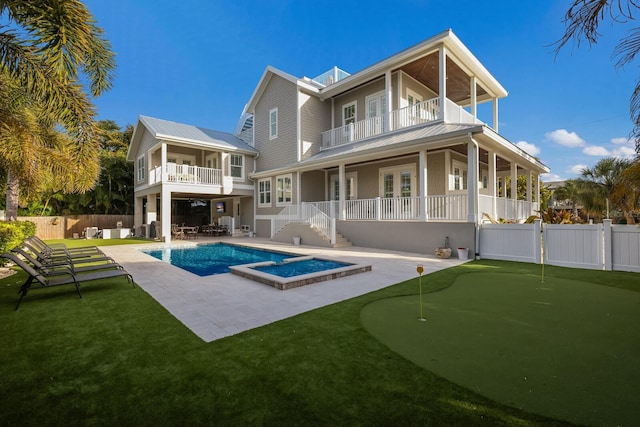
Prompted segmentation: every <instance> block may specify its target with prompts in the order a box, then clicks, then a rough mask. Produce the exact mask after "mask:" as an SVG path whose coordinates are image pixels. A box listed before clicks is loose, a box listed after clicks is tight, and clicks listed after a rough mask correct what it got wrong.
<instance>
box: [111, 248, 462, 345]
mask: <svg viewBox="0 0 640 427" xmlns="http://www.w3.org/2000/svg"><path fill="white" fill-rule="evenodd" d="M217 241H225V242H228V243H235V244H242V245H248V246H253V247H256V248H262V249H273V250H279V251H285V252H291V253H296V254H300V255H314V256H319V257H323V258H329V259H335V260H337V261H344V262H350V263H356V264H366V265H371V267H372V271H371V272H367V273H361V274H356V275H353V276H349V277H344V278H340V279H334V280H329V281H325V282H319V283H314V284H310V285H307V286H303V287H299V288H295V289H289V290H286V291H280V290H277V289H274V288H272V287H270V286H267V285H263V284H260V283H257V282H254V281H252V280H249V279H245V278H242V277H239V276H236V275H234V274H231V273H227V274H219V275H213V276H206V277H200V276H197V275H195V274H192V273H189V272H187V271H185V270H182V269H180V268H177V267H174V266H172V265H170V264H168V263H166V262H163V261H161V260H158V259H156V258H154V257H152V256H150V255H147V254H145V253H143V252H142V251H141V249H145V248H154V249H158V247H159V244H157V243H156V244H142V245H120V246H104V247H102V248H101V249H102V250H103V251H104V252H105V253H106V254H107V255H109V256H111V257H113V258H114V259H115V260H116V261H117V262H118V263H120V264H122V265H123V266H124V268H125V269H126V270H127V271H128V272H129V273H131V274H132V275H133V277H134V280H135V282H136V284H138V285H139V286H140V287H141V288H143V289H144V290H145V291H146V292H147V293H149V294H150V295H151V296H152V297H153V298H154V299H156V300H157V301H158V302H159V303H160V304H161V305H162V306H164V307H165V308H166V309H167V310H168V311H169V312H170V313H171V314H173V315H174V316H175V317H176V318H177V319H178V320H180V321H181V322H182V323H183V324H184V325H185V326H187V327H188V328H189V329H191V331H193V333H195V334H196V335H197V336H198V337H200V338H201V339H202V340H204V341H206V342H210V341H214V340H216V339H219V338H223V337H227V336H230V335H234V334H237V333H240V332H243V331H246V330H249V329H253V328H257V327H259V326H263V325H267V324H269V323H272V322H276V321H278V320H282V319H285V318H287V317H291V316H295V315H297V314H300V313H303V312H306V311H310V310H313V309H316V308H319V307H323V306H326V305H329V304H333V303H336V302H339V301H343V300H346V299H349V298H353V297H356V296H359V295H363V294H366V293H368V292H372V291H375V290H377V289H381V288H385V287H387V286H391V285H393V284H396V283H399V282H402V281H404V280H407V279H410V278H412V277H416V275H417V273H416V267H417V265H418V264H422V265H423V267H424V273H423V274H428V273H431V272H434V271H437V270H441V269H444V268H448V267H453V266H456V265H459V264H461V263H463V262H464V261H460V260H458V259H453V258H451V259H440V258H436V257H435V256H427V255H421V254H412V253H405V252H394V251H382V250H378V249H369V248H361V247H349V248H340V249H328V248H320V247H312V246H293V245H286V244H281V243H276V242H272V241H271V240H268V239H261V238H248V237H246V238H238V237H235V238H207V239H199V240H197V241H190V242H182V241H181V242H172V243H171V244H170V246H171V247H179V246H181V247H182V246H193V245H196V244H202V243H213V242H217Z"/></svg>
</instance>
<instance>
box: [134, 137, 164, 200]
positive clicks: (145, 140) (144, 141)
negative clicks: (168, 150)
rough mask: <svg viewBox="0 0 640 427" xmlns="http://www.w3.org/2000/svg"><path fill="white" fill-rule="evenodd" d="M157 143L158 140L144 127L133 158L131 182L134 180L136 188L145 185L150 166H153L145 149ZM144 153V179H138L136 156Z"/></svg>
mask: <svg viewBox="0 0 640 427" xmlns="http://www.w3.org/2000/svg"><path fill="white" fill-rule="evenodd" d="M157 143H158V140H157V139H155V138H154V137H153V135H151V133H150V132H149V131H148V130H147V129H146V128H145V129H144V132H143V134H142V137H141V138H140V145H139V146H138V151H137V152H136V155H135V158H134V160H133V161H134V164H133V182H134V188H136V189H137V188H138V187H143V186H145V185H147V182H149V180H148V178H149V177H148V174H149V169H150V168H151V167H152V166H155V165H153V164H152V159H151V158H150V156H148V155H147V151H148V150H149V149H150V148H151V147H152V146H154V145H155V144H157ZM143 154H144V155H145V162H144V165H145V169H146V171H145V177H144V181H141V182H140V181H138V178H137V177H138V157H140V156H141V155H143Z"/></svg>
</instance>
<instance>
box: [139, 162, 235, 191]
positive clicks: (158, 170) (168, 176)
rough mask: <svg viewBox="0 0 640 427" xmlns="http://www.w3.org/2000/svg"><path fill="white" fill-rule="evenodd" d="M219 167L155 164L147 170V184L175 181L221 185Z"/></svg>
mask: <svg viewBox="0 0 640 427" xmlns="http://www.w3.org/2000/svg"><path fill="white" fill-rule="evenodd" d="M225 181H226V180H225V179H223V176H222V170H221V169H212V168H203V167H200V166H189V165H178V164H175V163H167V164H166V165H165V167H164V168H163V167H162V166H157V167H155V168H153V169H151V170H150V171H149V184H150V185H153V184H159V183H176V184H201V185H218V186H222V185H223V184H224V182H225Z"/></svg>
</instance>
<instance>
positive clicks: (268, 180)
mask: <svg viewBox="0 0 640 427" xmlns="http://www.w3.org/2000/svg"><path fill="white" fill-rule="evenodd" d="M262 183H269V189H268V190H266V189H265V191H262V189H261V188H260V185H261V184H262ZM271 184H272V180H271V178H263V179H259V180H258V183H257V185H256V189H257V199H258V207H259V208H270V207H271V206H272V205H273V197H272V191H271ZM262 194H265V195H268V197H269V201H268V202H263V201H262V197H261V196H262ZM265 199H266V197H265Z"/></svg>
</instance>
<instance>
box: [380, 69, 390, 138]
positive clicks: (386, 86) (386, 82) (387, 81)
mask: <svg viewBox="0 0 640 427" xmlns="http://www.w3.org/2000/svg"><path fill="white" fill-rule="evenodd" d="M384 93H385V98H386V104H387V112H386V117H385V120H384V131H385V132H389V131H392V130H393V123H391V118H392V117H393V116H392V114H393V113H392V110H393V109H392V108H391V105H392V102H391V100H392V99H393V98H392V94H391V70H387V71H386V72H385V73H384ZM382 108H383V106H382V105H381V106H380V110H381V111H382Z"/></svg>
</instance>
